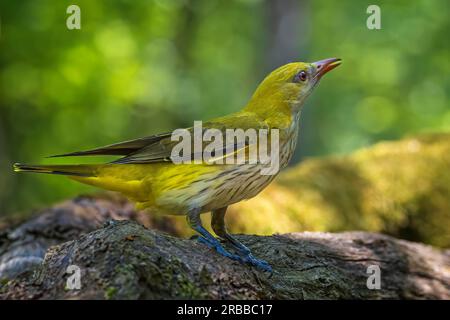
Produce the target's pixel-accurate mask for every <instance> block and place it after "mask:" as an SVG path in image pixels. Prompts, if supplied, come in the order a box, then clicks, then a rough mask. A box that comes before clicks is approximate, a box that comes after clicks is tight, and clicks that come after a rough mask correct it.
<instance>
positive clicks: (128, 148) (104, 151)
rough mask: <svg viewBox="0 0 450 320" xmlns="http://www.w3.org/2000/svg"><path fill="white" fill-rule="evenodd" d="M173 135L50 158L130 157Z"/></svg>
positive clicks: (157, 136)
mask: <svg viewBox="0 0 450 320" xmlns="http://www.w3.org/2000/svg"><path fill="white" fill-rule="evenodd" d="M171 134H172V133H171V132H167V133H161V134H156V135H153V136H148V137H144V138H139V139H134V140H128V141H123V142H119V143H114V144H110V145H107V146H104V147H100V148H95V149H91V150H85V151H76V152H71V153H65V154H58V155H54V156H50V158H55V157H75V156H98V155H116V156H120V155H122V156H125V155H129V154H131V153H133V152H136V151H137V150H140V149H142V148H144V147H146V146H148V145H151V144H153V143H156V142H158V141H160V140H162V139H164V138H166V137H170V135H171Z"/></svg>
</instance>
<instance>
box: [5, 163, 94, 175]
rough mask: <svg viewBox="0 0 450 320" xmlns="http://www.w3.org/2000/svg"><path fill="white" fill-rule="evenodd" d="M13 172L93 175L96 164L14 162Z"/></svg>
mask: <svg viewBox="0 0 450 320" xmlns="http://www.w3.org/2000/svg"><path fill="white" fill-rule="evenodd" d="M13 168H14V171H15V172H35V173H48V174H62V175H66V176H78V177H95V176H96V173H95V172H96V171H97V170H96V169H97V168H98V165H89V164H83V165H28V164H21V163H15V164H14V166H13Z"/></svg>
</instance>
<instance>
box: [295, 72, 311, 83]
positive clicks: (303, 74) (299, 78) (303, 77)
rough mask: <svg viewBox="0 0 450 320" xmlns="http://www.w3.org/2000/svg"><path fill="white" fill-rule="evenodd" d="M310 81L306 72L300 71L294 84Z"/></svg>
mask: <svg viewBox="0 0 450 320" xmlns="http://www.w3.org/2000/svg"><path fill="white" fill-rule="evenodd" d="M307 79H308V74H307V73H306V72H305V71H303V70H302V71H300V72H299V73H297V74H296V75H295V77H294V82H300V81H306V80H307Z"/></svg>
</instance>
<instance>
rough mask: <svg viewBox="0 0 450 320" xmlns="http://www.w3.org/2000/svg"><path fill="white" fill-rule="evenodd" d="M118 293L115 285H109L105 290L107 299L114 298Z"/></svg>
mask: <svg viewBox="0 0 450 320" xmlns="http://www.w3.org/2000/svg"><path fill="white" fill-rule="evenodd" d="M116 294H117V288H115V287H108V288H107V289H106V290H105V299H107V300H111V299H114V297H115V296H116Z"/></svg>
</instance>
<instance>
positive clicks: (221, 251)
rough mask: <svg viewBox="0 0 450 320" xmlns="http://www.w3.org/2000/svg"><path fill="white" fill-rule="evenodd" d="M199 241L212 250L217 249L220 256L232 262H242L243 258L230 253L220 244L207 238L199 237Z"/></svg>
mask: <svg viewBox="0 0 450 320" xmlns="http://www.w3.org/2000/svg"><path fill="white" fill-rule="evenodd" d="M197 241H198V242H200V243H203V244H204V245H206V246H208V247H209V248H211V249H215V250H216V251H217V253H218V254H220V255H222V256H224V257H227V258H229V259H231V260H235V261H240V262H242V258H241V257H240V256H238V255H236V254H231V253H230V252H228V251H227V250H225V248H224V247H222V245H221V244H220V242H218V241H217V242H212V241H210V240H208V239H206V238H205V237H202V236H199V237H198V238H197Z"/></svg>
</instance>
